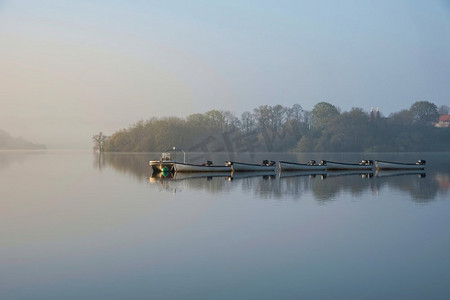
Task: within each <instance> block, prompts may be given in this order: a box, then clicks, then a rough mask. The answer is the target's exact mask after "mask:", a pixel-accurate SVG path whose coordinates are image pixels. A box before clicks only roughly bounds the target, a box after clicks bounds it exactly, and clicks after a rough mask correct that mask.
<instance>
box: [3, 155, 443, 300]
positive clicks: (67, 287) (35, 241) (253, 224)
mask: <svg viewBox="0 0 450 300" xmlns="http://www.w3.org/2000/svg"><path fill="white" fill-rule="evenodd" d="M158 155H159V154H153V153H146V154H108V153H105V154H103V155H101V156H99V155H98V154H93V153H91V152H80V151H23V152H13V151H4V152H0V191H1V192H0V193H1V198H0V233H1V237H2V239H1V240H2V241H1V245H0V264H1V271H0V298H1V299H300V298H303V299H380V298H382V299H399V298H403V299H445V298H446V297H448V295H449V294H450V287H449V286H448V282H450V275H449V272H448V270H449V269H450V260H449V259H448V257H449V254H450V239H449V238H448V232H449V229H450V202H449V199H450V197H449V195H450V192H449V191H450V179H449V178H450V167H449V166H450V158H449V157H450V156H449V155H448V153H443V154H442V153H441V154H439V153H407V154H386V153H384V154H360V153H353V154H348V153H347V154H326V153H325V154H318V153H314V154H267V153H266V154H251V155H250V154H243V155H242V156H241V157H239V155H236V156H237V157H235V158H240V159H238V160H242V161H249V162H252V161H253V162H256V161H259V160H261V159H262V158H268V159H273V160H279V159H280V160H281V159H283V160H292V161H299V162H306V161H308V160H310V159H316V160H321V159H328V160H337V161H345V162H357V161H359V160H361V159H362V158H365V159H383V160H398V161H416V160H417V159H426V160H427V167H426V170H425V173H424V174H400V173H393V172H391V173H379V174H378V173H371V174H367V173H361V174H358V173H352V174H349V173H338V172H334V173H326V174H316V175H312V174H281V176H280V174H258V176H236V175H234V176H231V174H216V175H215V176H210V177H198V175H196V176H187V175H182V174H177V175H175V176H173V177H170V176H169V177H167V178H158V177H157V176H156V177H155V176H152V171H151V168H150V167H149V166H148V160H150V159H156V158H158ZM226 156H227V155H226V154H222V155H211V157H202V155H201V154H188V159H191V161H190V162H200V161H201V160H202V159H203V158H204V159H213V160H214V161H215V162H220V161H222V160H224V159H227V158H228V157H226Z"/></svg>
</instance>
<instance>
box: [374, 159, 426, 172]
mask: <svg viewBox="0 0 450 300" xmlns="http://www.w3.org/2000/svg"><path fill="white" fill-rule="evenodd" d="M425 164H426V162H425V160H422V159H420V160H418V161H417V162H416V163H401V162H392V161H383V160H376V161H375V168H377V170H424V169H425Z"/></svg>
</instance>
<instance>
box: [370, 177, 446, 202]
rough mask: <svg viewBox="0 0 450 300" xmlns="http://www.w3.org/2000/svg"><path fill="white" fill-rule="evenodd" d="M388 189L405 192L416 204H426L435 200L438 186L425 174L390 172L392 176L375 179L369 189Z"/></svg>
mask: <svg viewBox="0 0 450 300" xmlns="http://www.w3.org/2000/svg"><path fill="white" fill-rule="evenodd" d="M385 187H386V188H390V189H394V190H399V191H402V192H406V193H408V194H409V195H410V196H411V199H412V200H413V201H414V202H417V203H428V202H431V201H433V200H434V199H435V197H436V195H437V192H438V189H439V186H438V185H437V184H436V182H435V180H434V179H433V178H430V177H427V176H425V173H422V174H421V173H416V174H408V173H404V174H403V175H402V174H401V173H396V172H392V176H383V177H376V180H375V181H374V182H373V184H372V186H371V188H372V189H373V190H375V191H379V190H381V189H382V188H385Z"/></svg>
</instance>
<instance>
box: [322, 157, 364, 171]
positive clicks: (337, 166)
mask: <svg viewBox="0 0 450 300" xmlns="http://www.w3.org/2000/svg"><path fill="white" fill-rule="evenodd" d="M325 163H326V170H327V171H329V170H372V169H373V161H372V160H365V159H363V160H361V161H360V162H359V163H356V164H352V163H343V162H336V161H329V160H327V161H325Z"/></svg>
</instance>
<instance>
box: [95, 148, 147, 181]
mask: <svg viewBox="0 0 450 300" xmlns="http://www.w3.org/2000/svg"><path fill="white" fill-rule="evenodd" d="M148 162H149V158H148V154H129V153H95V154H94V162H93V165H94V167H95V168H98V169H99V170H101V169H102V168H104V167H112V168H113V169H114V170H116V171H119V172H121V173H124V174H130V175H133V176H134V177H136V178H137V179H139V180H148V177H149V176H150V174H151V173H152V169H151V167H150V166H149V164H148Z"/></svg>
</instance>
